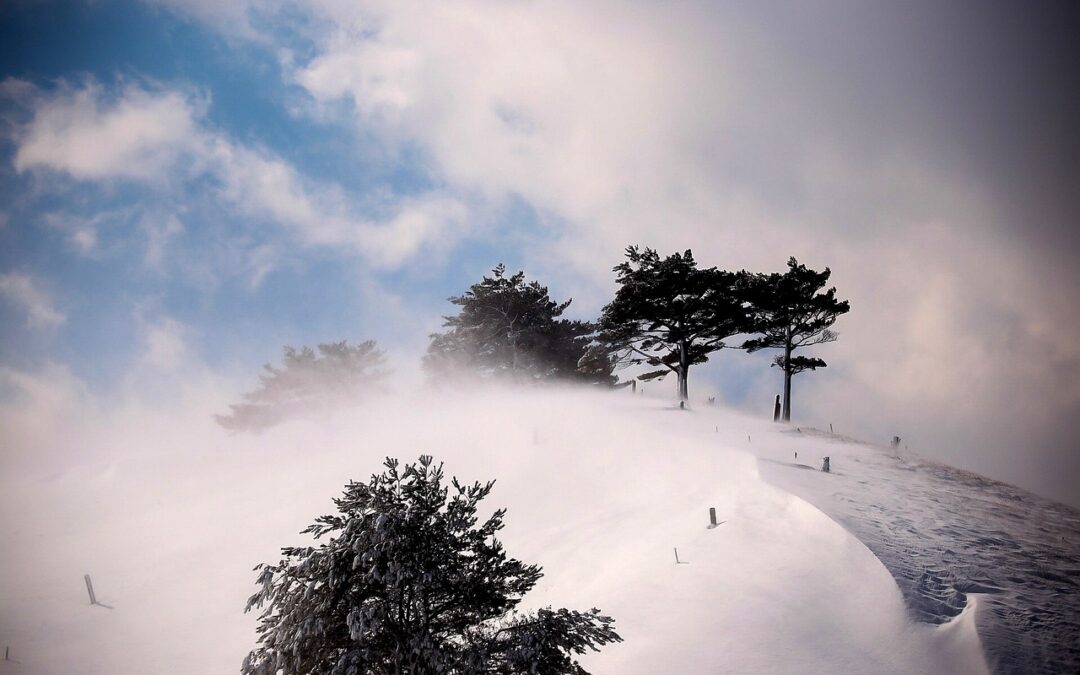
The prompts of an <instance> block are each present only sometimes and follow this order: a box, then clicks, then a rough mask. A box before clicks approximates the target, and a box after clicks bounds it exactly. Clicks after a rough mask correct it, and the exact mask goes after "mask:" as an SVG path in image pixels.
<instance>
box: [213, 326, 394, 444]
mask: <svg viewBox="0 0 1080 675" xmlns="http://www.w3.org/2000/svg"><path fill="white" fill-rule="evenodd" d="M316 349H317V351H316V350H313V349H311V348H310V347H301V348H300V349H294V348H293V347H285V357H284V359H283V360H282V365H281V367H280V368H278V367H274V366H272V365H270V364H266V365H265V366H263V373H262V374H261V375H259V380H260V383H259V387H258V388H256V389H255V390H253V391H250V392H248V393H246V394H244V395H243V399H244V401H243V402H242V403H236V404H233V405H230V406H229V408H230V409H231V412H230V413H229V414H228V415H215V416H214V419H216V420H217V422H218V424H220V425H221V426H223V427H225V428H226V429H229V430H231V431H255V432H259V431H263V430H264V429H267V428H269V427H271V426H274V425H275V424H278V423H280V422H283V421H284V420H286V419H288V418H290V417H294V416H296V415H299V414H303V413H305V412H308V411H312V410H318V409H325V408H330V407H334V406H336V405H339V404H341V403H343V402H347V401H349V400H352V399H355V397H356V396H358V395H359V394H361V393H362V390H363V389H365V388H369V387H372V386H378V385H379V383H380V382H381V380H382V379H383V378H384V377H385V376H386V371H385V370H384V369H383V365H384V364H385V362H386V357H385V355H384V353H383V352H382V351H381V350H380V349H379V348H378V347H377V346H376V345H375V342H374V341H373V340H367V341H365V342H361V343H359V344H357V345H349V344H348V342H347V341H345V340H342V341H341V342H331V343H327V344H320V345H318V346H317V348H316Z"/></svg>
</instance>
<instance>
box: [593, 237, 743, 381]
mask: <svg viewBox="0 0 1080 675" xmlns="http://www.w3.org/2000/svg"><path fill="white" fill-rule="evenodd" d="M614 271H615V272H617V273H618V277H617V278H616V281H617V282H618V284H619V289H618V291H617V292H616V294H615V299H614V300H612V301H611V302H610V303H608V305H607V306H606V307H604V309H603V313H602V314H601V316H600V322H599V324H600V328H601V331H602V338H601V341H600V345H599V346H598V347H596V348H595V349H594V351H597V352H606V353H607V354H609V355H611V356H612V357H613V358H614V359H615V362H616V363H617V364H618V365H619V366H622V367H625V366H630V365H638V364H646V365H649V366H654V367H658V368H657V369H656V370H653V371H649V372H647V373H645V374H643V375H639V376H638V378H637V379H639V380H651V379H656V378H663V377H665V376H667V375H668V374H670V373H675V374H676V376H677V377H678V378H679V398H680V399H681V400H686V399H687V398H688V396H689V387H688V384H687V383H688V374H689V370H690V366H692V365H695V364H699V363H705V362H706V361H708V360H709V355H710V354H712V353H713V352H715V351H717V350H720V349H723V348H724V347H726V346H728V345H727V344H725V342H724V340H726V339H727V338H729V337H731V336H733V335H736V334H738V333H742V332H744V331H745V329H746V326H747V320H748V315H747V309H746V303H745V302H744V300H743V296H742V283H743V279H744V277H745V276H746V273H745V272H737V273H736V272H726V271H723V270H718V269H716V268H715V267H710V268H699V267H698V266H697V261H695V260H694V255H693V253H692V252H691V251H689V250H687V251H686V252H685V253H681V254H680V253H675V254H672V255H670V256H668V257H666V258H663V259H661V258H660V256H659V254H658V253H657V252H656V251H654V250H652V249H650V248H646V249H645V250H644V251H642V250H640V249H639V248H638V247H637V246H631V247H628V248H627V249H626V260H625V261H624V262H623V263H621V264H619V265H617V266H615V268H614Z"/></svg>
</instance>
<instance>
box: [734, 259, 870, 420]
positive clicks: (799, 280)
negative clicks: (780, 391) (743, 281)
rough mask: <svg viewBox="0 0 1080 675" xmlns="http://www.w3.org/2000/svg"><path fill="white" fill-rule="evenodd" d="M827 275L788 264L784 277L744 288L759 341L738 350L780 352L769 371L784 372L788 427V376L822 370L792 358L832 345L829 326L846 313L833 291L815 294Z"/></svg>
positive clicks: (763, 278) (765, 277) (817, 363)
mask: <svg viewBox="0 0 1080 675" xmlns="http://www.w3.org/2000/svg"><path fill="white" fill-rule="evenodd" d="M831 274H832V272H831V271H830V270H829V268H828V267H826V268H825V271H824V272H816V271H814V270H811V269H807V267H806V266H805V265H800V264H799V262H798V261H797V260H795V258H790V259H789V260H788V270H787V272H784V273H783V274H780V273H775V272H774V273H772V274H759V275H755V276H754V277H753V279H752V281H751V283H750V284H749V287H750V295H749V297H750V301H751V304H752V305H753V308H754V320H753V326H754V328H753V332H754V333H759V334H760V336H759V337H755V338H752V339H750V340H747V341H746V342H745V343H744V344H743V346H744V347H745V348H746V350H747V351H750V352H754V351H757V350H759V349H782V350H783V352H782V353H781V354H778V355H777V356H776V358H775V359H774V360H773V364H772V365H773V366H776V367H779V368H780V369H781V370H783V371H784V411H783V419H784V421H785V422H789V421H791V378H792V376H793V375H796V374H798V373H801V372H804V371H807V370H817V369H818V368H824V367H825V366H826V364H825V361H823V360H821V359H820V358H817V357H807V356H795V355H794V352H795V351H796V350H797V349H802V348H804V347H810V346H812V345H819V344H823V343H825V342H834V341H835V340H836V338H837V334H836V333H835V332H833V331H832V330H831V328H832V325H833V324H834V323H835V322H836V319H837V317H839V316H840V315H841V314H845V313H847V312H848V311H849V310H850V309H851V307H850V306H849V305H848V302H847V300H837V299H836V288H835V287H833V288H829V289H828V290H826V291H825V292H823V293H822V292H819V291H821V289H822V288H824V287H825V284H826V283H827V282H828V281H829V276H830V275H831Z"/></svg>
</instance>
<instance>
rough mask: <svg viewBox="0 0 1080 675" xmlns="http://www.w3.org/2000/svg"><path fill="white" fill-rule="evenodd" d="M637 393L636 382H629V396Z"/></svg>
mask: <svg viewBox="0 0 1080 675" xmlns="http://www.w3.org/2000/svg"><path fill="white" fill-rule="evenodd" d="M636 393H637V380H630V395H631V396H633V395H634V394H636Z"/></svg>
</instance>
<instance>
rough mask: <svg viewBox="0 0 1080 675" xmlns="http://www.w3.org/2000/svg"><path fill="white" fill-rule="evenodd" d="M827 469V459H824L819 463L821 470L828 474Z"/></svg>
mask: <svg viewBox="0 0 1080 675" xmlns="http://www.w3.org/2000/svg"><path fill="white" fill-rule="evenodd" d="M829 468H830V467H829V458H828V457H826V458H825V459H824V461H822V462H821V470H822V471H824V472H825V473H829Z"/></svg>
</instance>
